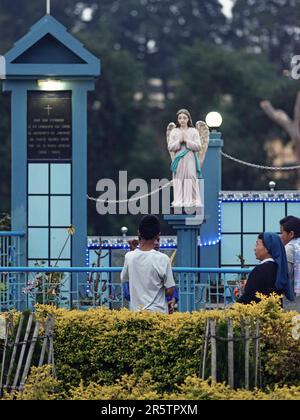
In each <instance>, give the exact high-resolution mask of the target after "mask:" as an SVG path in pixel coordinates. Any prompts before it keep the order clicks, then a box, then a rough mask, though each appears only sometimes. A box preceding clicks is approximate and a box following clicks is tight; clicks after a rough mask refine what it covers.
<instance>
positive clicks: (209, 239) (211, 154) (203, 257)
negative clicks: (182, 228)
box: [199, 130, 224, 267]
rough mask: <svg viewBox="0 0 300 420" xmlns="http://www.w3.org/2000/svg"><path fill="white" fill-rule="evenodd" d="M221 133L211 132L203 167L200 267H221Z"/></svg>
mask: <svg viewBox="0 0 300 420" xmlns="http://www.w3.org/2000/svg"><path fill="white" fill-rule="evenodd" d="M223 144H224V142H223V140H222V138H221V133H220V132H218V131H216V130H213V131H212V132H211V133H210V138H209V146H208V151H207V154H206V158H205V161H204V165H203V168H202V173H203V177H204V180H205V192H204V196H205V201H204V202H205V223H203V225H202V226H201V237H200V240H201V244H203V245H205V246H202V247H201V248H200V259H199V261H200V267H219V266H220V258H219V254H220V252H219V248H220V244H219V243H220V240H221V225H220V218H221V204H220V201H219V194H220V191H221V189H222V181H221V180H222V156H221V150H222V147H223Z"/></svg>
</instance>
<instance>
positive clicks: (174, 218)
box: [164, 214, 200, 312]
mask: <svg viewBox="0 0 300 420" xmlns="http://www.w3.org/2000/svg"><path fill="white" fill-rule="evenodd" d="M164 219H165V220H166V221H167V222H168V224H169V225H171V226H172V228H173V229H174V230H175V231H176V232H177V254H176V266H177V267H198V235H199V232H200V226H199V224H198V225H197V224H195V225H193V224H192V223H189V222H188V220H189V221H190V222H191V220H192V219H194V216H188V215H178V214H174V215H167V216H165V217H164ZM178 309H179V311H181V312H186V311H193V310H194V309H195V275H194V274H188V273H187V274H185V273H183V274H180V276H179V308H178Z"/></svg>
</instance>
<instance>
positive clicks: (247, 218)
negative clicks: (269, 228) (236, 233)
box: [243, 203, 263, 232]
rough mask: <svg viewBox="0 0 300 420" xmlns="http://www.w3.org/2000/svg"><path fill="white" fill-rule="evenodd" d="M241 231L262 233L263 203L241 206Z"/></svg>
mask: <svg viewBox="0 0 300 420" xmlns="http://www.w3.org/2000/svg"><path fill="white" fill-rule="evenodd" d="M243 231H244V232H262V231H263V203H244V204H243Z"/></svg>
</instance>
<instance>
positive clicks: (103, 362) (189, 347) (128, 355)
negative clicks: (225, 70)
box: [37, 296, 300, 393]
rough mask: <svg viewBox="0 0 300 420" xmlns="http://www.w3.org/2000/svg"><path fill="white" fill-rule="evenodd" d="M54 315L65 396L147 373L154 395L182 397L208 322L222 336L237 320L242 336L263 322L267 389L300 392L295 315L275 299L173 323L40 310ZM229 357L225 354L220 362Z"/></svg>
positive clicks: (138, 315)
mask: <svg viewBox="0 0 300 420" xmlns="http://www.w3.org/2000/svg"><path fill="white" fill-rule="evenodd" d="M48 312H54V313H55V316H56V326H55V343H54V346H55V362H56V369H57V373H58V379H59V380H61V381H62V382H63V383H64V387H65V388H66V389H70V388H72V387H78V385H79V384H80V383H82V384H83V386H88V385H89V384H90V383H97V384H99V385H101V386H111V385H114V384H116V382H117V380H120V379H121V378H122V377H124V375H129V376H130V375H133V377H135V378H141V377H142V376H143V375H144V373H145V372H147V374H149V375H150V377H151V380H152V381H153V382H154V383H155V384H156V388H155V389H156V391H155V392H158V393H166V392H168V393H172V392H174V391H176V390H177V389H178V388H177V387H178V386H181V385H182V384H183V383H184V381H185V380H186V378H187V377H193V376H195V375H196V376H199V372H200V367H201V358H202V348H203V335H204V325H205V321H206V320H207V319H208V317H210V318H215V319H217V320H218V323H219V326H220V327H219V328H220V331H221V330H222V328H223V330H224V325H226V319H227V318H228V317H230V318H231V319H233V320H234V325H235V330H236V331H237V332H238V330H239V325H240V321H241V320H245V319H248V320H249V321H253V320H255V319H257V318H259V319H260V320H261V344H262V367H263V378H264V384H265V386H267V385H268V384H270V385H274V384H279V385H285V384H287V385H295V386H299V385H300V340H298V341H296V340H294V339H293V337H292V318H293V317H294V316H295V313H285V312H283V311H282V310H281V309H280V307H279V305H278V299H277V298H276V297H275V296H274V297H271V298H269V299H263V300H262V302H261V303H259V304H254V305H248V306H244V305H238V304H237V305H235V307H234V308H232V309H228V310H222V311H201V312H194V313H191V314H190V313H176V314H173V315H171V316H170V315H163V314H153V313H149V312H130V311H128V310H125V309H124V310H121V311H110V310H106V309H97V310H89V311H86V312H82V311H67V310H63V309H53V308H52V307H49V306H38V307H37V313H38V314H39V316H45V315H46V314H47V313H48ZM223 353H224V352H223V351H222V352H221V351H219V356H220V357H224V355H223ZM222 355H223V356H222ZM241 356H242V349H240V350H239V352H238V353H236V359H237V360H239V363H240V365H239V366H236V367H237V373H239V371H240V375H241V377H242V376H243V368H242V367H241V366H242V365H243V357H241ZM220 362H221V364H223V365H226V364H227V361H225V360H221V361H220ZM221 379H225V378H221Z"/></svg>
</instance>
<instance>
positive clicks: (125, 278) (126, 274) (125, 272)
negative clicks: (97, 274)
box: [121, 254, 129, 283]
mask: <svg viewBox="0 0 300 420" xmlns="http://www.w3.org/2000/svg"><path fill="white" fill-rule="evenodd" d="M121 282H122V283H127V282H129V272H128V262H127V254H126V255H125V260H124V267H123V270H122V272H121Z"/></svg>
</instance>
